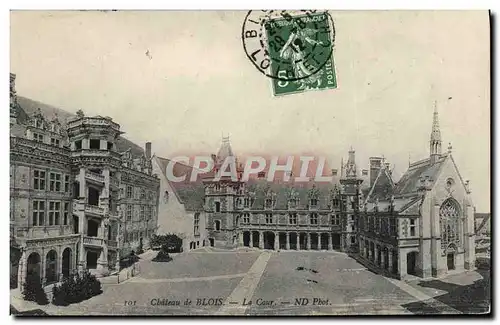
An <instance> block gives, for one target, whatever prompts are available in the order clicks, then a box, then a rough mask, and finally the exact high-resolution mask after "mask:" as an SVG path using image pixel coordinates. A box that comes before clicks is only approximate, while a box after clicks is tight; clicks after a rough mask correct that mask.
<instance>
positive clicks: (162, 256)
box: [153, 250, 172, 262]
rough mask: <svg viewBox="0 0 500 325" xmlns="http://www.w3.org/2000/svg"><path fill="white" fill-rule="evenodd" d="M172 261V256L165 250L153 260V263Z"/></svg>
mask: <svg viewBox="0 0 500 325" xmlns="http://www.w3.org/2000/svg"><path fill="white" fill-rule="evenodd" d="M171 260H172V258H171V257H170V255H168V253H167V252H165V251H164V250H161V251H159V252H158V254H156V256H155V258H153V262H170V261H171Z"/></svg>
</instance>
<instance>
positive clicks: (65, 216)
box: [63, 202, 69, 226]
mask: <svg viewBox="0 0 500 325" xmlns="http://www.w3.org/2000/svg"><path fill="white" fill-rule="evenodd" d="M68 218H69V202H64V210H63V224H64V225H65V226H66V225H68Z"/></svg>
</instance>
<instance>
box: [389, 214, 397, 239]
mask: <svg viewBox="0 0 500 325" xmlns="http://www.w3.org/2000/svg"><path fill="white" fill-rule="evenodd" d="M389 231H390V235H391V236H397V231H396V219H395V218H391V219H389Z"/></svg>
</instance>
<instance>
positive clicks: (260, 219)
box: [204, 109, 475, 279]
mask: <svg viewBox="0 0 500 325" xmlns="http://www.w3.org/2000/svg"><path fill="white" fill-rule="evenodd" d="M441 146H442V141H441V132H440V128H439V118H438V112H437V109H436V111H435V112H434V119H433V125H432V130H431V135H430V141H429V150H430V151H429V157H428V158H426V159H423V160H420V161H417V162H414V163H411V164H410V165H409V168H408V170H407V171H406V172H405V173H404V175H403V176H402V177H401V179H400V180H399V181H398V182H395V181H394V180H393V176H392V171H391V168H390V164H389V163H388V162H387V161H385V159H384V158H382V157H371V158H370V161H369V163H370V166H369V175H368V173H367V172H365V171H364V170H363V172H362V173H361V175H360V174H359V173H358V171H357V167H356V161H355V152H354V150H352V149H351V150H350V151H349V156H348V160H347V163H346V164H344V163H341V175H340V178H336V177H333V181H332V182H331V183H328V184H325V183H321V184H315V183H301V184H298V183H297V184H294V183H289V184H284V183H280V182H267V181H265V180H251V179H250V180H249V181H245V182H244V181H242V178H241V177H240V172H239V171H238V175H239V176H238V178H237V179H234V178H230V177H222V178H215V177H213V175H212V177H207V178H206V179H205V180H204V184H205V212H206V218H207V231H208V236H209V240H210V242H211V243H213V244H214V245H215V246H220V247H226V248H234V247H257V248H261V249H274V250H277V249H285V250H289V249H292V250H332V249H336V250H341V251H344V252H348V253H349V254H351V255H352V256H353V257H355V258H356V259H358V260H359V261H360V262H362V263H364V264H366V265H367V266H368V267H369V268H371V269H373V270H376V271H377V272H381V273H384V274H386V275H389V276H393V277H397V278H400V279H405V278H408V277H410V278H411V276H418V277H423V278H427V277H441V276H443V275H446V274H449V273H451V272H461V271H463V270H470V269H473V268H474V266H475V245H474V243H475V238H474V237H475V234H474V208H473V203H472V200H471V197H470V190H469V182H468V181H464V180H463V179H462V176H461V175H460V172H459V170H458V168H457V166H456V164H455V161H454V159H453V156H452V150H451V149H452V148H451V145H450V146H449V147H448V151H447V152H445V153H442V151H441ZM229 156H233V150H232V149H231V146H230V143H229V140H228V139H226V140H224V141H223V143H222V146H221V148H220V150H219V152H218V154H217V155H216V156H215V158H214V162H215V172H217V171H218V170H217V168H219V167H220V164H221V162H222V161H224V160H225V159H226V158H227V157H229ZM234 159H236V157H234ZM365 176H367V177H365Z"/></svg>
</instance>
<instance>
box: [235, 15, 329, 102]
mask: <svg viewBox="0 0 500 325" xmlns="http://www.w3.org/2000/svg"><path fill="white" fill-rule="evenodd" d="M257 22H258V25H260V26H261V27H260V29H259V30H258V31H257V29H254V28H255V26H254V25H255V23H257ZM242 38H243V44H244V47H245V51H246V53H247V56H248V57H249V58H250V59H251V61H252V62H253V63H254V65H255V66H256V67H257V68H258V69H259V70H260V71H261V72H262V73H264V74H265V75H266V76H268V77H270V78H271V84H272V89H273V93H274V95H285V94H292V93H298V92H304V91H309V90H320V89H333V88H336V87H337V78H336V74H335V65H334V58H333V48H334V40H335V28H334V24H333V20H332V19H331V17H330V15H329V14H328V13H327V12H318V11H315V10H303V11H299V12H296V13H291V12H288V11H271V10H270V11H262V12H249V14H248V16H247V18H246V19H245V23H244V27H243V34H242ZM257 39H258V41H257ZM259 47H260V48H259Z"/></svg>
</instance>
